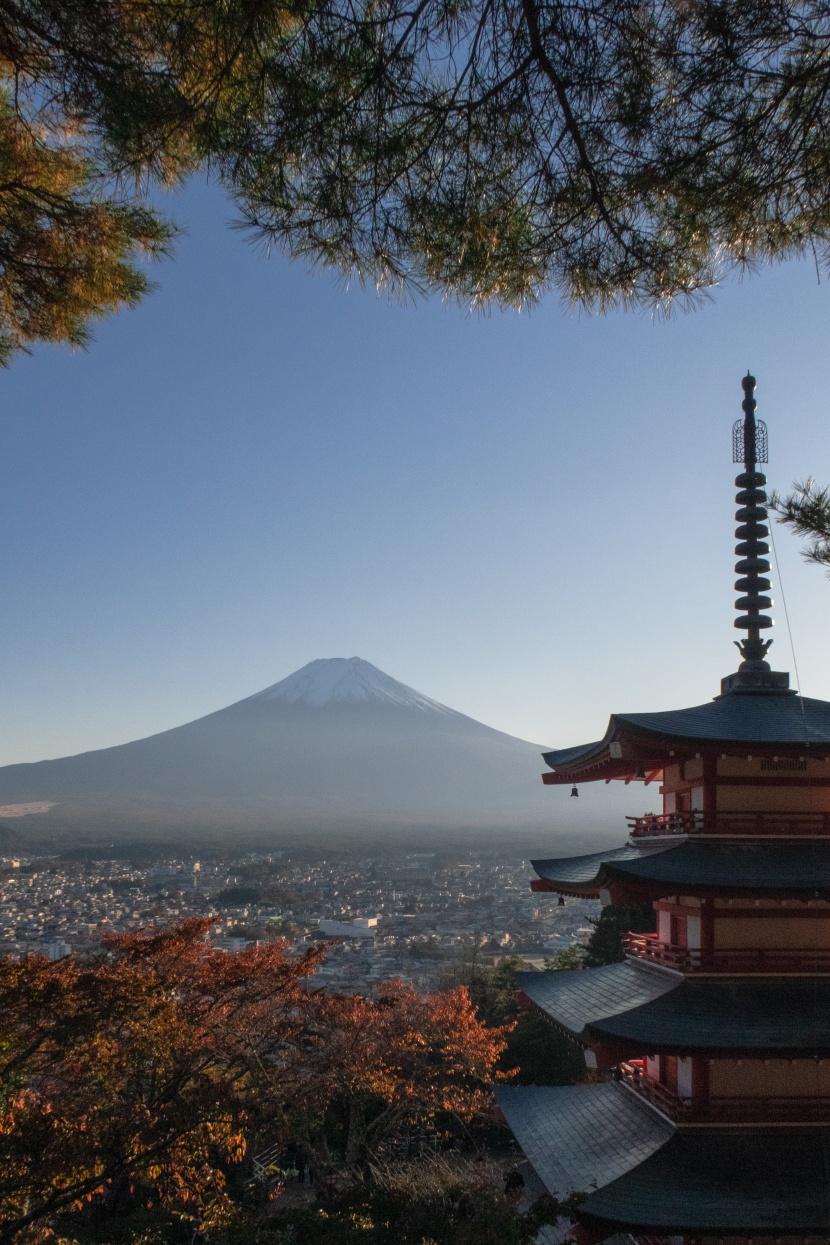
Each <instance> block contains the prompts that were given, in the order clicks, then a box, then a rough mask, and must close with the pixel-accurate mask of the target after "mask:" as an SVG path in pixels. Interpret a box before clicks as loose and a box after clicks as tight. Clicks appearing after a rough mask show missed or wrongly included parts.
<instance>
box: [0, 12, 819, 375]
mask: <svg viewBox="0 0 830 1245" xmlns="http://www.w3.org/2000/svg"><path fill="white" fill-rule="evenodd" d="M829 45H830V0H802V2H801V3H788V2H786V0H569V2H568V3H565V2H564V0H414V2H410V0H318V2H317V3H315V4H313V5H312V4H309V3H308V0H283V2H282V3H277V2H275V0H120V3H118V4H110V3H107V2H106V0H0V65H2V73H3V76H4V82H5V100H6V104H5V111H4V122H3V143H2V152H0V158H2V161H3V164H4V169H5V174H4V178H3V181H2V183H0V226H2V232H1V233H0V241H2V244H3V250H2V253H0V264H2V276H3V296H4V301H3V312H2V314H3V317H4V333H5V337H4V352H5V357H6V359H7V358H8V356H9V353H10V351H13V350H14V349H15V348H19V347H20V346H25V345H26V344H27V343H30V342H32V341H36V340H41V339H45V340H61V339H64V340H69V341H75V342H78V341H82V340H83V334H84V329H83V325H84V323H86V322H88V321H89V320H90V319H92V318H94V317H95V316H100V315H104V314H108V313H109V312H111V311H112V310H114V309H116V308H117V307H120V306H124V305H128V304H130V303H131V302H132V301H134V300H135V298H137V297H139V296H140V294H141V293H142V292H143V290H144V289H145V288H146V279H145V278H144V276H143V273H142V269H141V267H140V264H139V258H140V254H141V252H142V251H144V250H148V251H150V252H151V253H153V252H158V251H159V250H161V249H163V248H164V246H165V245H166V243H167V242H168V241H169V236H170V228H169V226H166V225H165V224H164V222H163V221H161V220H160V219H159V217H158V216H156V215H155V214H154V213H153V212H151V211H150V209H149V208H148V207H147V206H146V203H145V201H144V197H143V196H144V193H145V192H146V191H147V189H148V188H149V187H150V186H151V185H152V184H153V183H162V184H168V185H169V184H175V183H176V182H179V181H181V180H182V179H184V178H186V177H187V176H189V175H190V174H192V173H193V172H194V171H195V170H197V169H200V168H201V169H207V170H209V171H210V172H212V173H213V174H214V175H215V176H216V177H218V178H219V179H220V180H221V181H222V183H223V184H224V185H225V186H226V188H227V189H228V191H229V193H230V194H231V195H232V196H233V197H234V198H235V199H236V201H237V203H238V205H239V208H240V211H241V215H242V219H243V221H244V222H245V223H246V224H247V225H248V226H250V227H251V228H252V229H253V230H254V231H256V233H257V234H258V235H259V236H260V237H261V238H262V239H264V240H265V241H266V242H274V243H276V244H278V245H280V246H282V247H284V248H285V249H286V250H287V251H288V252H289V253H290V254H292V255H296V256H302V257H305V258H307V259H308V260H310V261H312V262H315V263H321V264H326V265H332V266H334V267H335V268H336V269H338V270H339V271H341V272H343V273H356V274H357V275H358V276H359V277H360V278H362V279H366V280H371V281H373V282H376V283H377V284H379V285H382V286H386V287H388V288H390V289H392V290H397V291H402V292H405V291H409V290H412V291H422V290H425V291H431V290H438V291H441V292H442V293H443V294H445V295H447V296H449V297H452V298H456V299H458V300H460V301H461V302H462V303H464V304H466V305H472V306H484V305H489V304H496V305H503V306H516V307H520V306H522V305H524V304H526V303H529V302H531V301H533V300H534V299H536V298H538V297H539V296H540V294H541V293H542V292H544V291H545V290H547V289H554V290H558V291H559V292H560V293H561V294H562V295H563V296H564V297H565V298H566V299H567V300H569V301H571V302H576V303H581V304H584V305H587V306H592V307H599V308H600V309H602V308H606V307H609V306H611V305H613V304H616V303H643V304H649V305H655V304H658V305H667V304H669V303H670V302H671V301H672V300H673V299H678V298H679V299H680V300H681V301H682V300H685V299H694V298H695V297H696V296H698V295H699V294H700V293H701V292H702V291H705V290H706V289H707V288H708V287H710V286H711V285H712V284H713V283H715V282H716V281H717V280H718V279H719V278H720V276H721V275H722V274H723V273H724V272H725V271H727V270H728V269H729V268H730V267H732V266H734V265H750V266H751V265H753V264H756V263H759V262H762V261H767V260H770V259H777V258H783V257H786V256H790V255H794V254H801V253H805V252H809V253H812V254H814V255H815V256H816V259H817V261H818V262H819V263H820V264H826V262H827V259H828V256H829V255H830V250H829V249H828V243H829V242H830V110H828V106H827V99H828V86H830V57H828V46H829ZM30 281H31V288H30V286H29V282H30Z"/></svg>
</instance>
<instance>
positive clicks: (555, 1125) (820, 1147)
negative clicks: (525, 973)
mask: <svg viewBox="0 0 830 1245" xmlns="http://www.w3.org/2000/svg"><path fill="white" fill-rule="evenodd" d="M496 1099H497V1101H498V1104H499V1106H500V1108H501V1110H502V1113H503V1115H504V1117H505V1119H506V1120H507V1123H508V1125H509V1126H510V1128H511V1129H512V1131H513V1133H514V1135H515V1137H516V1140H517V1141H518V1143H519V1145H520V1146H521V1148H522V1150H523V1151H524V1153H525V1155H526V1156H527V1158H528V1160H529V1161H530V1163H531V1165H532V1166H533V1168H534V1170H535V1171H536V1173H537V1175H538V1176H539V1177H540V1179H541V1180H542V1182H543V1184H544V1185H545V1187H546V1188H547V1190H548V1192H549V1193H551V1194H552V1195H553V1196H554V1197H563V1196H565V1195H567V1194H569V1193H574V1192H583V1193H587V1195H588V1196H587V1197H586V1199H585V1201H584V1202H583V1203H582V1205H581V1206H580V1208H579V1211H578V1218H579V1219H580V1220H583V1221H584V1222H586V1223H587V1224H588V1225H589V1226H590V1225H593V1226H595V1227H598V1228H603V1229H608V1233H610V1232H611V1231H613V1230H614V1229H619V1228H629V1229H636V1228H644V1229H654V1230H661V1231H662V1232H663V1233H667V1232H671V1233H677V1234H681V1233H684V1232H688V1233H693V1232H694V1233H704V1232H705V1233H734V1234H736V1235H741V1234H748V1233H759V1234H763V1233H775V1234H786V1235H792V1233H798V1234H802V1235H804V1234H812V1233H816V1234H826V1233H827V1232H828V1231H830V1181H828V1179H827V1172H828V1171H830V1129H823V1128H763V1127H761V1128H694V1129H675V1128H674V1127H673V1125H671V1124H670V1123H669V1122H668V1121H667V1120H665V1119H664V1118H663V1117H662V1116H660V1115H658V1114H657V1112H655V1111H652V1110H651V1108H649V1107H648V1106H647V1105H646V1104H645V1103H642V1102H641V1100H640V1099H638V1098H637V1096H636V1095H635V1094H633V1093H632V1092H630V1091H629V1090H627V1089H626V1088H625V1087H624V1086H622V1085H619V1084H617V1083H615V1082H607V1083H605V1084H600V1085H575V1086H530V1085H527V1086H524V1085H522V1086H499V1088H498V1089H497V1090H496ZM608 1233H606V1235H607V1234H608Z"/></svg>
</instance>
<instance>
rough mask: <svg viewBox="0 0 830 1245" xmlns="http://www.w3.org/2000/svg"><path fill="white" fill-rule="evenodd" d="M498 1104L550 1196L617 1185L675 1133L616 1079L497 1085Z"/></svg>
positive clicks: (671, 1127)
mask: <svg viewBox="0 0 830 1245" xmlns="http://www.w3.org/2000/svg"><path fill="white" fill-rule="evenodd" d="M496 1101H497V1102H498V1105H499V1107H500V1109H501V1112H502V1114H503V1115H504V1118H505V1119H506V1120H507V1123H508V1125H509V1126H510V1129H511V1131H512V1132H513V1134H514V1136H515V1137H516V1140H517V1141H518V1143H519V1145H520V1146H521V1148H522V1150H523V1151H524V1153H525V1155H526V1156H527V1158H528V1160H529V1162H530V1164H531V1166H532V1167H533V1169H534V1171H535V1172H536V1174H537V1176H538V1177H539V1179H540V1180H541V1181H542V1183H543V1184H544V1186H545V1188H546V1189H547V1190H548V1192H549V1193H551V1194H552V1195H553V1196H554V1197H566V1196H567V1195H568V1194H569V1193H574V1192H576V1193H580V1192H584V1191H586V1190H588V1189H591V1188H596V1187H597V1186H598V1185H601V1184H605V1183H607V1182H609V1181H611V1180H614V1179H616V1178H617V1177H618V1176H621V1175H623V1174H624V1173H625V1172H627V1171H630V1170H631V1169H632V1168H633V1167H636V1166H637V1164H638V1163H642V1162H643V1160H644V1159H647V1158H648V1157H649V1156H650V1155H652V1154H654V1152H655V1151H656V1150H658V1149H659V1148H660V1146H662V1145H665V1143H666V1142H667V1141H668V1139H669V1138H670V1137H671V1136H672V1135H673V1133H674V1131H675V1130H674V1126H673V1125H672V1124H670V1123H669V1122H668V1121H667V1120H665V1119H664V1118H663V1117H662V1116H661V1115H658V1114H657V1112H656V1111H652V1109H651V1108H650V1107H649V1106H648V1105H647V1104H646V1103H643V1102H641V1100H640V1099H639V1098H637V1097H635V1095H634V1094H632V1093H631V1092H630V1091H629V1090H627V1089H625V1087H624V1086H621V1085H618V1084H617V1083H616V1082H615V1081H608V1082H605V1083H604V1084H600V1085H538V1086H537V1085H500V1086H499V1087H498V1088H497V1090H496Z"/></svg>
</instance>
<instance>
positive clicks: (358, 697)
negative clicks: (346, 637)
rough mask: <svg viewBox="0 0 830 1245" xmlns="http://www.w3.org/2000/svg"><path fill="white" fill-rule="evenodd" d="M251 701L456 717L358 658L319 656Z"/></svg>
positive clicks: (441, 706)
mask: <svg viewBox="0 0 830 1245" xmlns="http://www.w3.org/2000/svg"><path fill="white" fill-rule="evenodd" d="M250 700H284V701H287V702H288V704H292V705H293V704H298V703H299V704H305V705H313V706H314V707H315V708H318V709H319V708H321V707H322V706H323V705H327V704H331V703H332V702H335V701H349V702H352V703H355V702H361V701H362V702H364V703H366V702H370V703H374V704H385V705H397V706H400V707H405V708H409V709H422V710H427V711H429V712H432V713H443V714H448V715H451V716H453V717H456V716H459V715H457V714H456V713H455V711H454V710H453V709H448V708H447V706H446V705H442V704H440V703H439V702H438V701H437V700H431V699H430V697H429V696H422V695H421V693H420V692H416V691H415V689H414V688H412V687H407V685H406V684H405V683H399V682H398V680H397V679H393V678H391V677H390V676H389V675H388V674H384V673H383V671H382V670H378V668H377V666H373V665H372V663H371V662H368V661H363V660H362V659H361V658H360V657H320V658H318V659H317V660H316V661H310V662H309V663H308V665H307V666H303V667H302V669H300V670H295V671H294V673H293V674H289V676H288V678H287V679H282V680H281V681H280V682H279V683H274V684H273V686H272V687H266V688H265V690H264V691H262V692H257V693H256V695H254V696H251V697H250Z"/></svg>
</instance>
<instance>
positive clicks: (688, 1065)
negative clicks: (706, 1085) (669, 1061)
mask: <svg viewBox="0 0 830 1245" xmlns="http://www.w3.org/2000/svg"><path fill="white" fill-rule="evenodd" d="M677 1096H678V1098H691V1096H692V1061H691V1059H688V1058H686V1059H683V1058H680V1059H678V1061H677Z"/></svg>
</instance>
